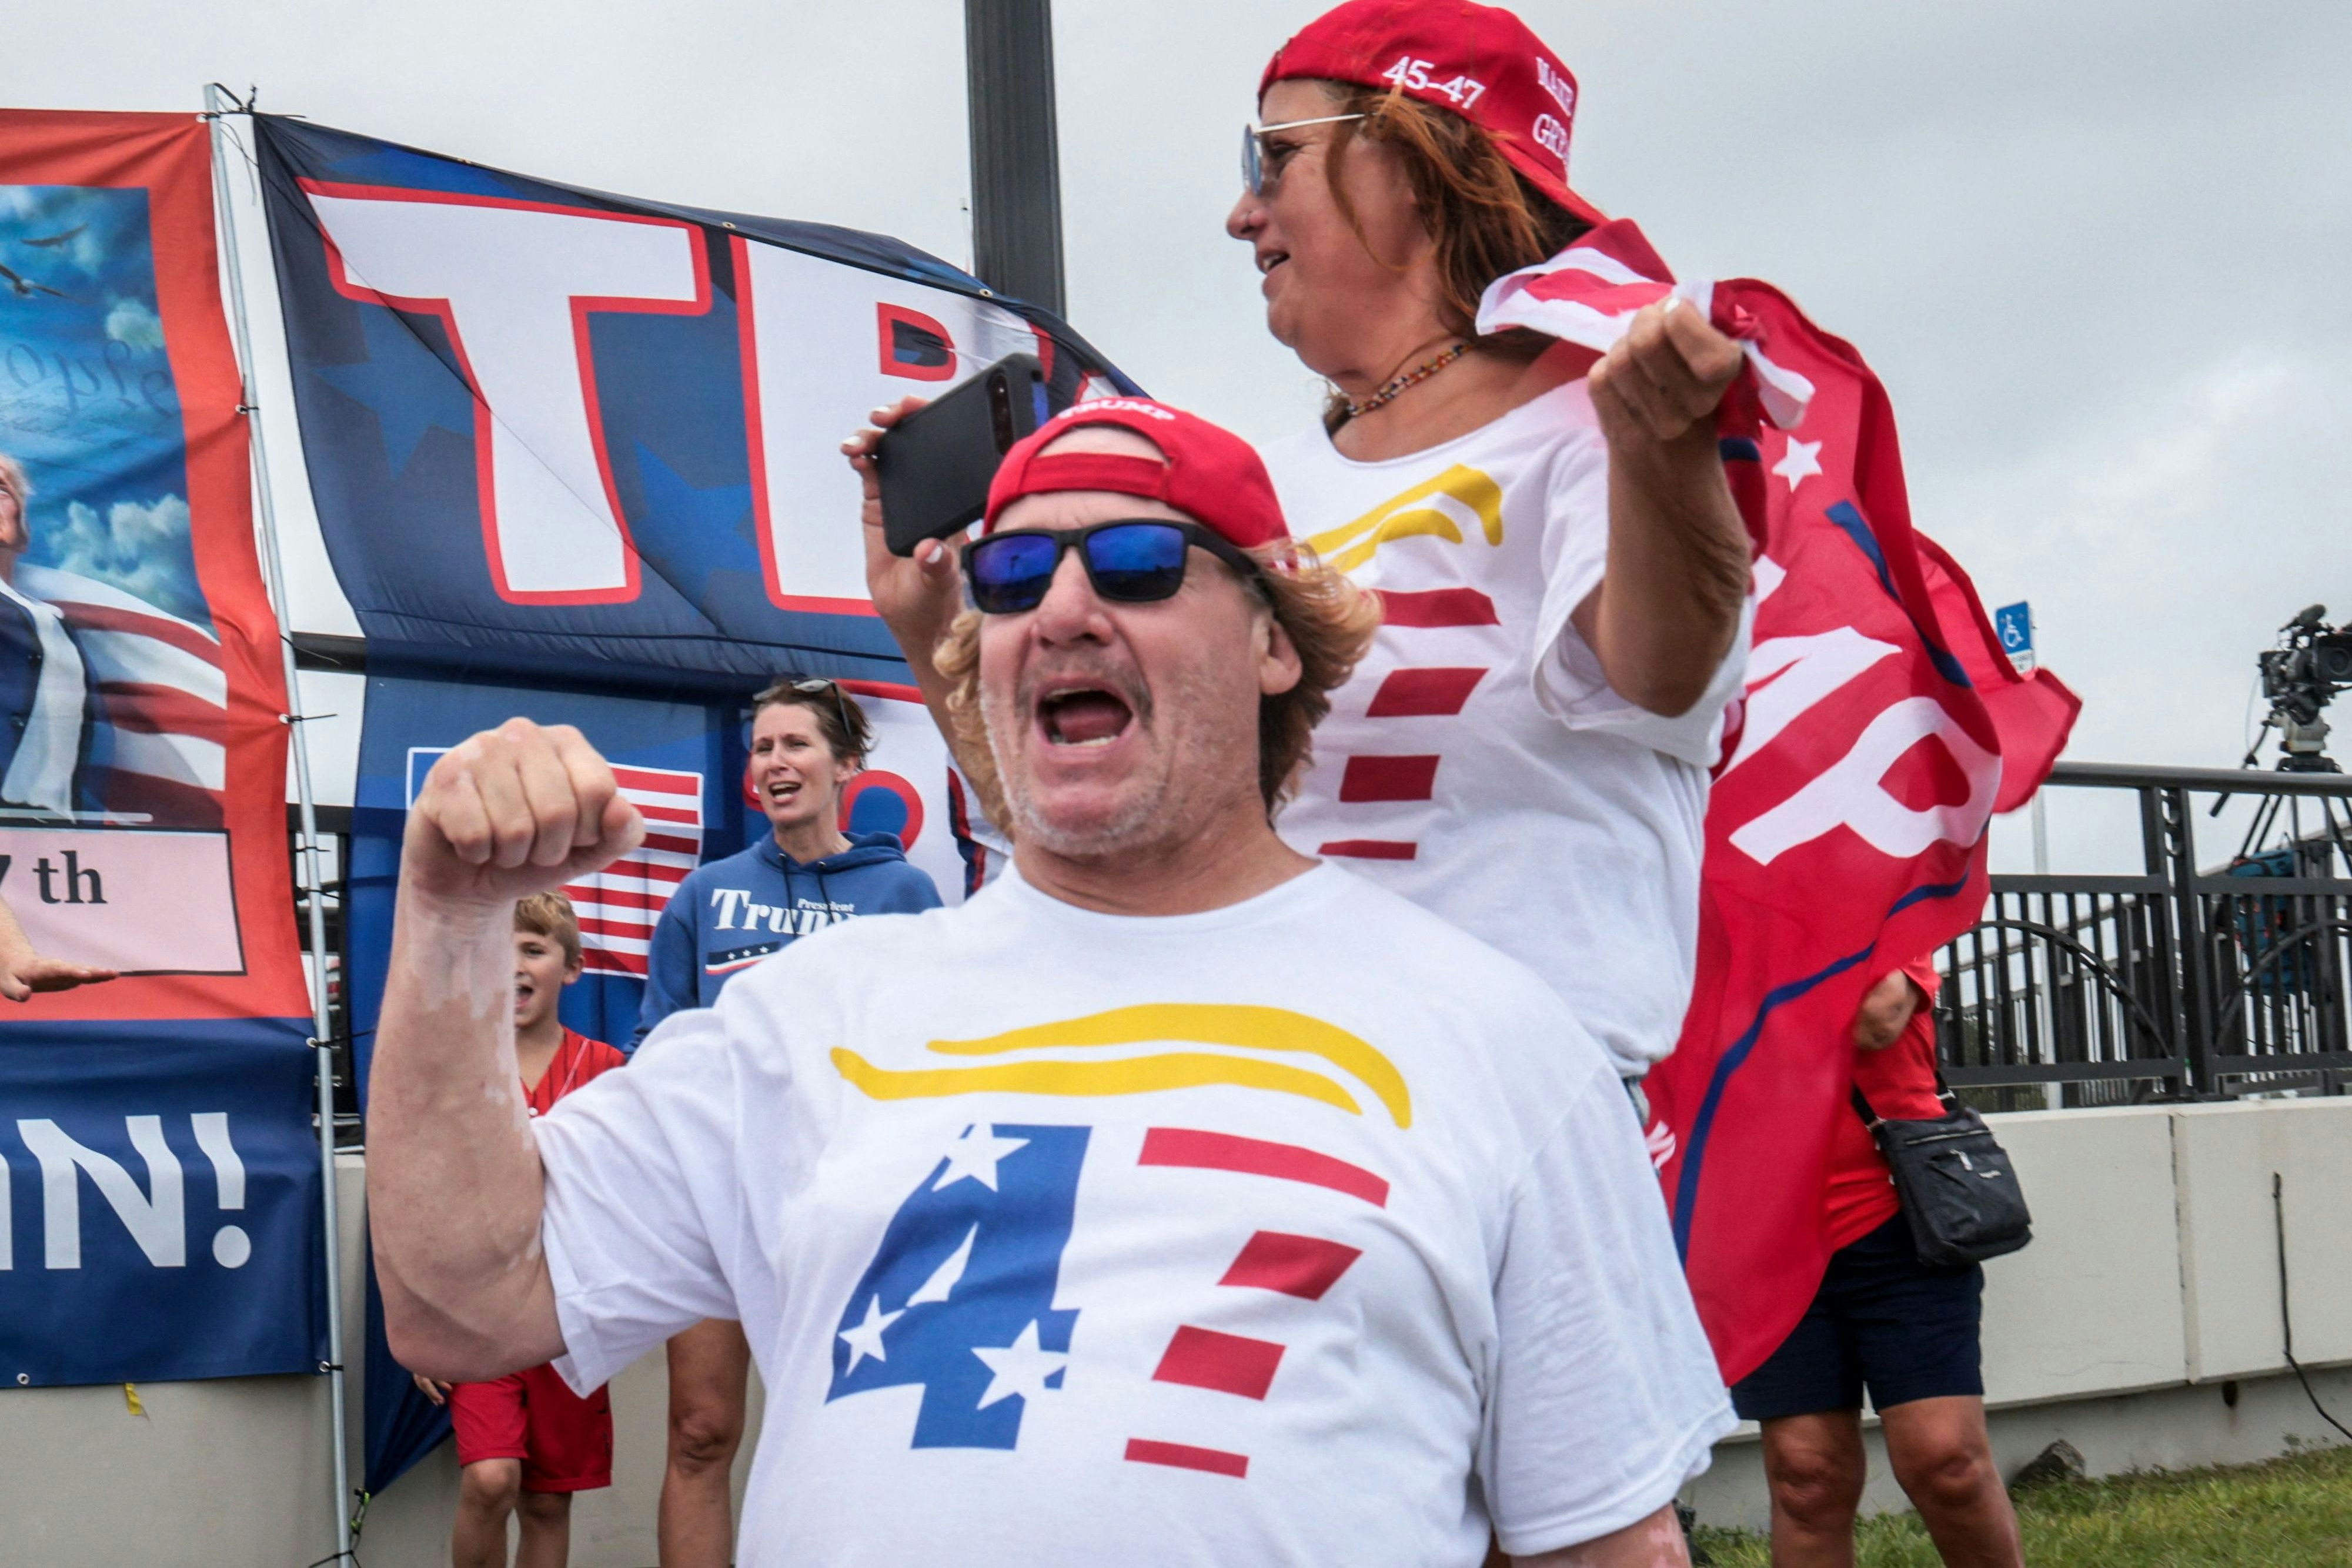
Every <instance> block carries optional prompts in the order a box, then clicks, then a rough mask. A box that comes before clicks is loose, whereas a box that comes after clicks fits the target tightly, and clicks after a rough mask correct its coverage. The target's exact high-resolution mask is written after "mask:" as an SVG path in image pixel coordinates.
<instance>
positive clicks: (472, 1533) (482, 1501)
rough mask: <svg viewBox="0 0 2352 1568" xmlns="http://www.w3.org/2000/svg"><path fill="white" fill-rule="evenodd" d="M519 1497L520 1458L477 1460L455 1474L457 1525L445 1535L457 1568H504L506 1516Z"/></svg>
mask: <svg viewBox="0 0 2352 1568" xmlns="http://www.w3.org/2000/svg"><path fill="white" fill-rule="evenodd" d="M521 1495H522V1461H521V1460H520V1459H477V1460H475V1461H474V1462H473V1463H472V1464H470V1465H467V1467H466V1468H465V1469H462V1470H459V1471H458V1472H457V1528H456V1529H455V1530H453V1531H450V1535H449V1560H450V1562H452V1563H455V1564H456V1565H457V1568H507V1515H509V1514H510V1513H512V1512H513V1511H514V1509H515V1500H516V1499H517V1498H519V1497H520V1496H521Z"/></svg>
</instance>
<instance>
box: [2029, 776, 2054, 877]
mask: <svg viewBox="0 0 2352 1568" xmlns="http://www.w3.org/2000/svg"><path fill="white" fill-rule="evenodd" d="M2033 874H2034V875H2036V876H2048V875H2049V874H2050V819H2049V817H2048V816H2047V815H2046V814H2044V812H2043V811H2042V791H2041V790H2039V789H2036V790H2035V791H2034V792H2033Z"/></svg>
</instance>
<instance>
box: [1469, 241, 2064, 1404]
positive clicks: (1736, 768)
mask: <svg viewBox="0 0 2352 1568" xmlns="http://www.w3.org/2000/svg"><path fill="white" fill-rule="evenodd" d="M1670 294H1679V295H1680V296H1681V297H1682V298H1684V299H1685V300H1686V301H1687V302H1689V303H1691V304H1694V305H1696V306H1697V307H1698V308H1700V309H1702V310H1705V311H1706V312H1707V314H1708V317H1709V319H1710V320H1712V322H1713V323H1714V324H1715V326H1716V327H1717V329H1719V330H1722V331H1725V332H1727V333H1728V334H1729V335H1731V336H1732V337H1734V338H1735V339H1738V340H1740V341H1741V343H1742V346H1743V349H1744V350H1745V359H1746V366H1745V369H1744V371H1743V372H1742V375H1741V378H1740V380H1739V381H1738V382H1737V383H1735V386H1734V388H1733V391H1732V392H1731V394H1730V395H1729V396H1728V397H1727V399H1726V405H1725V409H1724V412H1723V413H1722V415H1721V417H1720V419H1719V422H1718V429H1717V434H1718V439H1719V443H1720V447H1721V451H1722V453H1723V456H1724V466H1725V472H1726V474H1727V476H1728V477H1729V479H1730V481H1731V486H1732V491H1733V495H1734V497H1735V498H1736V499H1737V500H1738V503H1739V506H1740V510H1741V513H1742V516H1743V517H1744V518H1745V520H1746V522H1747V524H1748V532H1749V534H1750V536H1751V539H1752V541H1753V543H1754V546H1755V549H1756V555H1755V565H1754V588H1753V595H1754V601H1755V628H1754V643H1753V652H1752V653H1751V654H1750V656H1749V660H1748V677H1747V690H1746V693H1745V695H1744V697H1743V698H1742V699H1741V701H1740V702H1739V703H1738V704H1737V705H1736V706H1735V709H1734V711H1733V712H1732V713H1731V714H1730V715H1729V716H1727V720H1726V726H1725V734H1724V737H1723V741H1722V747H1721V752H1720V755H1719V758H1718V759H1717V764H1716V768H1715V777H1714V781H1713V785H1712V788H1711V789H1710V792H1709V796H1708V802H1707V812H1706V853H1705V857H1704V859H1703V861H1702V862H1701V875H1700V905H1699V936H1698V965H1697V977H1696V985H1695V987H1694V989H1693V994H1692V998H1691V1006H1690V1010H1689V1012H1688V1014H1687V1015H1686V1017H1685V1021H1684V1025H1683V1031H1682V1036H1681V1039H1680V1040H1679V1041H1678V1043H1677V1044H1676V1046H1675V1052H1674V1054H1673V1055H1672V1056H1670V1057H1668V1058H1667V1059H1666V1060H1665V1061H1663V1062H1661V1063H1660V1064H1659V1066H1658V1067H1657V1069H1656V1070H1655V1071H1653V1072H1652V1073H1651V1075H1650V1076H1649V1078H1648V1079H1647V1081H1646V1082H1645V1088H1646V1091H1647V1093H1648V1097H1649V1102H1650V1105H1651V1109H1652V1112H1653V1113H1654V1120H1653V1122H1652V1124H1651V1125H1650V1127H1649V1129H1648V1136H1649V1142H1650V1148H1651V1155H1652V1157H1653V1159H1654V1161H1655V1162H1656V1164H1657V1166H1658V1167H1659V1176H1660V1178H1661V1180H1662V1181H1663V1182H1664V1187H1665V1195H1666V1199H1667V1204H1668V1207H1669V1208H1670V1210H1671V1213H1672V1216H1673V1221H1674V1233H1675V1244H1676V1247H1677V1249H1679V1250H1680V1252H1681V1254H1682V1258H1683V1264H1684V1268H1685V1271H1686V1273H1687V1274H1688V1276H1689V1280H1690V1284H1691V1291H1692V1295H1693V1296H1694V1298H1695V1299H1696V1301H1697V1303H1698V1309H1699V1316H1700V1319H1701V1321H1702V1322H1704V1323H1705V1324H1706V1330H1707V1334H1708V1337H1709V1339H1710V1341H1711V1342H1712V1343H1713V1344H1714V1347H1715V1352H1716V1357H1717V1362H1718V1364H1719V1365H1720V1367H1721V1370H1722V1373H1723V1375H1724V1377H1725V1379H1726V1380H1727V1381H1734V1382H1736V1381H1737V1380H1738V1379H1739V1378H1741V1377H1744V1376H1745V1375H1748V1373H1749V1372H1751V1371H1753V1370H1754V1369H1755V1368H1756V1367H1757V1366H1758V1365H1759V1364H1760V1363H1761V1362H1762V1361H1763V1360H1764V1359H1765V1357H1767V1356H1768V1355H1769V1354H1771V1352H1772V1351H1773V1350H1774V1349H1776V1348H1777V1347H1778V1346H1779V1345H1780V1342H1781V1341H1782V1340H1783V1339H1785V1338H1786V1337H1787V1335H1788V1333H1789V1331H1790V1329H1791V1328H1793V1327H1794V1326H1795V1325H1796V1322H1797V1320H1798V1319H1799V1318H1800V1317H1801V1316H1802V1315H1803V1312H1804V1311H1805V1308H1806V1307H1807V1305H1808V1304H1810V1302H1811V1300H1812V1298H1813V1294H1814V1292H1815V1291H1816V1290H1818V1289H1819V1287H1820V1283H1821V1279H1822V1271H1823V1270H1824V1269H1825V1267H1826V1266H1827V1263H1828V1248H1827V1236H1826V1230H1825V1228H1824V1221H1823V1212H1822V1210H1823V1203H1822V1191H1823V1179H1824V1176H1825V1173H1826V1170H1827V1167H1828V1159H1829V1147H1830V1137H1831V1134H1832V1131H1833V1129H1834V1126H1835V1122H1836V1118H1838V1117H1841V1116H1850V1115H1852V1114H1853V1111H1852V1109H1851V1108H1850V1106H1849V1104H1848V1103H1847V1091H1848V1088H1849V1087H1850V1085H1851V1084H1852V1082H1853V1055H1854V1051H1853V1036H1852V1026H1853V1015H1854V1010H1855V1009H1856V1007H1857V1006H1858V1005H1859V1003H1860V1001H1861V998H1862V995H1863V992H1864V989H1866V988H1867V987H1868V986H1869V985H1870V984H1871V983H1872V982H1873V981H1875V980H1876V979H1877V978H1878V977H1880V976H1882V975H1884V974H1885V973H1887V972H1888V971H1889V970H1891V969H1894V968H1895V967H1897V966H1899V965H1901V964H1903V963H1904V962H1906V961H1907V960H1910V959H1913V958H1916V957H1917V956H1920V955H1922V954H1925V953H1927V952H1930V951H1932V950H1933V949H1935V948H1936V947H1937V946H1941V945H1943V944H1944V943H1947V942H1948V941H1950V940H1952V939H1953V938H1955V937H1957V936H1959V935H1960V933H1962V932H1963V931H1966V930H1967V929H1968V928H1969V926H1970V925H1973V924H1974V923H1975V922H1976V919H1977V917H1978V915H1979V912H1980V911H1981V910H1982V908H1983V906H1984V900H1985V894H1986V889H1987V886H1988V883H1987V881H1986V869H1985V868H1986V845H1985V832H1986V828H1987V826H1988V824H1989V822H1990V819H1991V817H1992V816H1993V814H1994V813H1995V812H1996V811H2007V810H2014V809H2016V808H2017V807H2019V806H2021V805H2023V804H2024V803H2025V802H2026V800H2028V799H2029V798H2030V797H2031V796H2032V793H2033V791H2034V790H2035V789H2037V788H2038V787H2039V786H2040V785H2041V783H2042V779H2044V778H2046V777H2047V776H2048V773H2049V770H2050V768H2051V766H2052V764H2053V763H2054V762H2055V761H2056V760H2057V757H2058V754H2059V752H2060V750H2061V749H2063V747H2064V745H2065V740H2066V736H2067V732H2068V730H2069V729H2070V728H2071V727H2072V726H2073V723H2074V715H2075V712H2076V710H2077V708H2078V707H2079V706H2080V705H2079V703H2078V702H2077V701H2076V699H2075V698H2074V694H2073V693H2071V692H2069V691H2068V690H2067V689H2066V688H2065V687H2064V686H2063V685H2061V684H2060V683H2059V682H2058V680H2057V678H2056V677H2055V676H2053V675H2051V674H2048V672H2046V671H2037V672H2034V673H2033V674H2032V675H2026V676H2021V675H2020V674H2018V673H2017V672H2016V671H2015V670H2014V669H2012V668H2011V665H2010V664H2009V661H2008V659H2007V658H2006V656H2004V655H2003V653H2001V650H2000V641H1999V639H1998V638H1997V637H1996V636H1995V634H1994V632H1993V630H1992V627H1991V624H1990V622H1989V621H1988V620H1987V619H1986V617H1985V613H1984V611H1983V608H1982V607H1981V605H1979V603H1978V602H1977V598H1976V593H1975V590H1974V589H1973V588H1972V587H1971V586H1970V585H1969V581H1968V579H1967V577H1966V576H1965V575H1964V574H1963V573H1962V572H1961V571H1960V570H1959V569H1958V566H1957V565H1956V564H1955V563H1953V562H1952V561H1951V560H1950V559H1949V558H1948V556H1946V555H1944V553H1943V552H1942V551H1941V550H1939V549H1936V548H1935V547H1934V546H1933V545H1931V544H1929V543H1928V541H1927V539H1926V538H1924V537H1922V536H1920V535H1917V534H1916V533H1915V532H1914V531H1913V529H1912V526H1911V516H1910V507H1909V502H1908V500H1907V498H1906V494H1905V490H1904V485H1903V470H1902V461H1901V457H1900V455H1899V453H1898V451H1897V449H1896V445H1895V420H1894V413H1893V411H1892V408H1891V406H1890V405H1889V403H1888V401H1887V398H1886V393H1885V389H1884V388H1882V387H1881V386H1880V385H1879V382H1878V380H1877V378H1876V377H1875V376H1874V375H1873V374H1872V373H1871V371H1870V369H1869V367H1868V366H1867V365H1865V364H1864V362H1863V361H1862V358H1861V356H1860V355H1858V354H1857V353H1855V352H1854V350H1853V348H1852V347H1851V346H1849V345H1848V344H1846V343H1844V342H1843V341H1842V340H1838V339H1836V338H1833V337H1831V336H1830V335H1828V334H1827V333H1825V332H1822V330H1821V329H1819V328H1817V327H1815V326H1814V325H1813V324H1812V323H1811V321H1809V320H1807V319H1805V317H1804V316H1803V314H1802V313H1801V312H1800V311H1799V310H1798V309H1797V308H1796V307H1795V306H1794V305H1793V304H1791V303H1790V301H1789V300H1788V298H1786V297H1785V296H1783V295H1782V294H1780V292H1779V291H1778V290H1776V289H1774V288H1772V287H1769V286H1767V285H1765V284H1761V283H1758V282H1755V281H1753V280H1751V279H1738V280H1733V281H1729V282H1723V283H1717V284H1713V285H1706V284H1700V285H1683V286H1680V287H1677V286H1676V285H1675V282H1674V279H1673V275H1672V274H1671V273H1669V272H1668V271H1667V269H1666V267H1665V265H1664V263H1663V262H1662V261H1660V260H1659V259H1658V257H1657V256H1656V254H1655V253H1654V252H1653V251H1652V250H1651V248H1650V247H1649V246H1648V245H1647V243H1646V242H1644V241H1643V238H1642V236H1641V235H1640V233H1639V231H1638V230H1637V229H1635V228H1634V226H1633V225H1632V224H1631V223H1629V222H1626V221H1624V220H1619V221H1617V222H1614V223H1611V224H1607V225H1602V226H1601V227H1599V228H1597V229H1595V230H1593V231H1592V232H1591V234H1589V235H1586V236H1585V237H1584V238H1583V239H1582V240H1580V242H1579V243H1578V244H1577V245H1575V246H1570V248H1569V249H1568V250H1566V251H1564V252H1562V253H1561V254H1560V255H1559V256H1554V257H1552V258H1551V259H1550V260H1549V261H1548V262H1544V263H1542V264H1540V265H1538V266H1537V267H1529V268H1527V269H1525V270H1523V271H1521V272H1517V273H1514V274H1512V275H1510V276H1509V277H1505V278H1502V279H1499V280H1498V281H1497V282H1496V284H1495V285H1494V286H1493V287H1491V288H1490V289H1489V290H1488V291H1487V294H1486V299H1485V300H1484V301H1483V304H1482V308H1481V311H1480V315H1479V327H1480V329H1482V330H1492V329H1495V328H1496V327H1499V326H1524V327H1532V328H1534V329H1538V330H1539V331H1543V332H1546V333H1548V334H1549V335H1551V336H1553V337H1557V338H1561V339H1563V340H1569V341H1571V342H1576V343H1580V344H1582V345H1583V346H1585V347H1587V348H1591V349H1595V350H1606V349H1607V348H1608V347H1609V346H1610V345H1611V344H1612V343H1614V342H1615V341H1616V340H1617V339H1618V338H1619V337H1620V336H1622V333H1623V332H1624V331H1625V329H1627V327H1628V326H1629V325H1630V323H1631V321H1632V319H1633V314H1634V313H1635V312H1636V311H1638V310H1640V309H1641V308H1643V307H1644V306H1647V305H1650V304H1654V303H1657V302H1659V301H1661V300H1663V299H1664V298H1667V297H1668V296H1669V295H1670Z"/></svg>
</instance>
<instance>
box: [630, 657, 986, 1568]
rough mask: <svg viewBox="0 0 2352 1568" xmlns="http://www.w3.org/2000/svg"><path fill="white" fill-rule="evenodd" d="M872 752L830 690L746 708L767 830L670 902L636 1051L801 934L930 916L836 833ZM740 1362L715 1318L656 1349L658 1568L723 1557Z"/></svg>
mask: <svg viewBox="0 0 2352 1568" xmlns="http://www.w3.org/2000/svg"><path fill="white" fill-rule="evenodd" d="M873 745H874V732H873V729H872V727H870V726H869V725H868V724H867V723H866V713H865V710H864V709H862V708H860V707H859V706H857V702H856V698H854V697H852V696H850V695H848V694H847V693H845V692H844V691H843V690H842V689H841V688H840V687H839V686H838V685H835V684H834V683H833V682H831V681H824V680H793V679H785V680H781V681H778V682H777V683H776V684H775V685H772V686H770V687H769V688H768V689H767V690H765V691H763V692H761V694H760V695H758V696H756V697H753V698H752V699H751V767H750V768H749V769H748V771H747V775H746V778H747V781H748V782H749V784H750V785H751V791H752V793H753V795H754V796H756V797H757V798H758V800H759V802H760V809H761V810H762V811H764V812H765V813H767V818H768V827H769V829H770V831H768V832H766V833H764V834H762V835H761V838H760V840H759V841H758V842H757V843H754V844H753V845H751V848H749V849H747V850H744V851H743V852H741V853H740V854H732V855H729V856H728V857H727V858H726V859H725V860H718V861H712V862H710V863H709V864H708V865H705V866H699V867H698V868H696V870H695V871H694V872H693V873H690V874H689V875H688V877H687V879H686V880H685V881H684V882H681V883H678V884H677V892H676V893H674V894H671V895H670V900H669V904H668V905H667V907H666V908H664V909H663V911H662V916H661V920H660V922H659V924H657V925H656V926H655V927H654V939H653V951H652V953H651V955H650V956H648V958H647V960H646V999H645V1004H644V1006H643V1008H642V1009H640V1010H639V1012H638V1015H637V1033H636V1038H637V1040H638V1041H643V1040H644V1039H645V1038H646V1035H647V1034H649V1033H650V1032H652V1030H653V1028H654V1026H655V1025H656V1024H657V1023H659V1022H661V1020H662V1019H666V1018H667V1017H668V1016H669V1015H670V1014H672V1013H674V1012H677V1011H678V1010H679V1009H683V1008H707V1007H709V1006H710V1005H711V1004H712V1003H713V1002H715V1001H717V1000H718V999H719V990H720V988H722V987H724V986H725V985H726V984H727V982H728V980H729V978H730V977H732V976H735V975H738V974H740V973H741V972H742V971H744V970H745V969H748V968H750V967H751V966H752V965H754V964H756V963H758V962H759V961H760V960H761V959H762V958H764V957H766V956H768V955H769V954H771V953H773V952H775V951H777V950H778V949H779V948H782V947H783V946H787V945H788V944H790V943H792V942H794V941H796V940H798V939H799V938H801V937H803V936H807V935H808V934H809V933H810V932H812V931H818V930H822V929H824V927H825V926H827V925H832V924H834V923H835V921H838V920H848V919H851V918H853V917H855V916H857V915H901V914H908V915H911V914H917V913H919V912H921V911H923V910H926V909H936V908H938V907H939V904H940V894H939V889H937V888H936V887H934V886H932V885H931V879H930V878H929V876H927V875H925V874H924V873H922V872H920V871H919V870H917V869H916V868H915V867H913V866H911V865H908V863H907V856H906V853H905V852H904V851H903V850H901V849H900V848H899V845H898V835H897V834H895V833H844V832H843V831H841V828H840V821H841V791H842V787H843V786H844V785H845V784H847V783H848V782H849V780H850V779H853V778H855V777H856V774H857V772H858V770H859V769H860V768H863V767H865V765H866V753H867V752H868V751H870V750H871V749H872V748H873ZM750 1366H751V1347H750V1345H749V1344H748V1343H746V1342H745V1340H744V1338H743V1331H742V1328H741V1327H740V1325H738V1324H735V1323H731V1322H724V1321H719V1320H713V1321H711V1322H703V1323H698V1324H696V1325H695V1326H694V1327H692V1328H690V1329H688V1330H687V1331H686V1332H685V1333H682V1334H679V1335H678V1336H677V1338H675V1339H673V1340H671V1341H670V1342H669V1463H668V1467H667V1470H666V1471H665V1473H664V1474H663V1476H662V1491H661V1514H660V1548H661V1560H662V1561H663V1562H664V1563H726V1562H728V1561H730V1549H731V1547H732V1545H733V1540H732V1536H733V1527H732V1522H731V1520H730V1513H729V1506H728V1505H729V1489H728V1478H729V1472H730V1470H731V1469H732V1468H733V1466H734V1461H735V1450H736V1448H737V1447H738V1446H739V1445H740V1443H741V1441H742V1438H743V1399H744V1386H745V1379H746V1377H747V1375H748V1372H749V1368H750Z"/></svg>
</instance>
